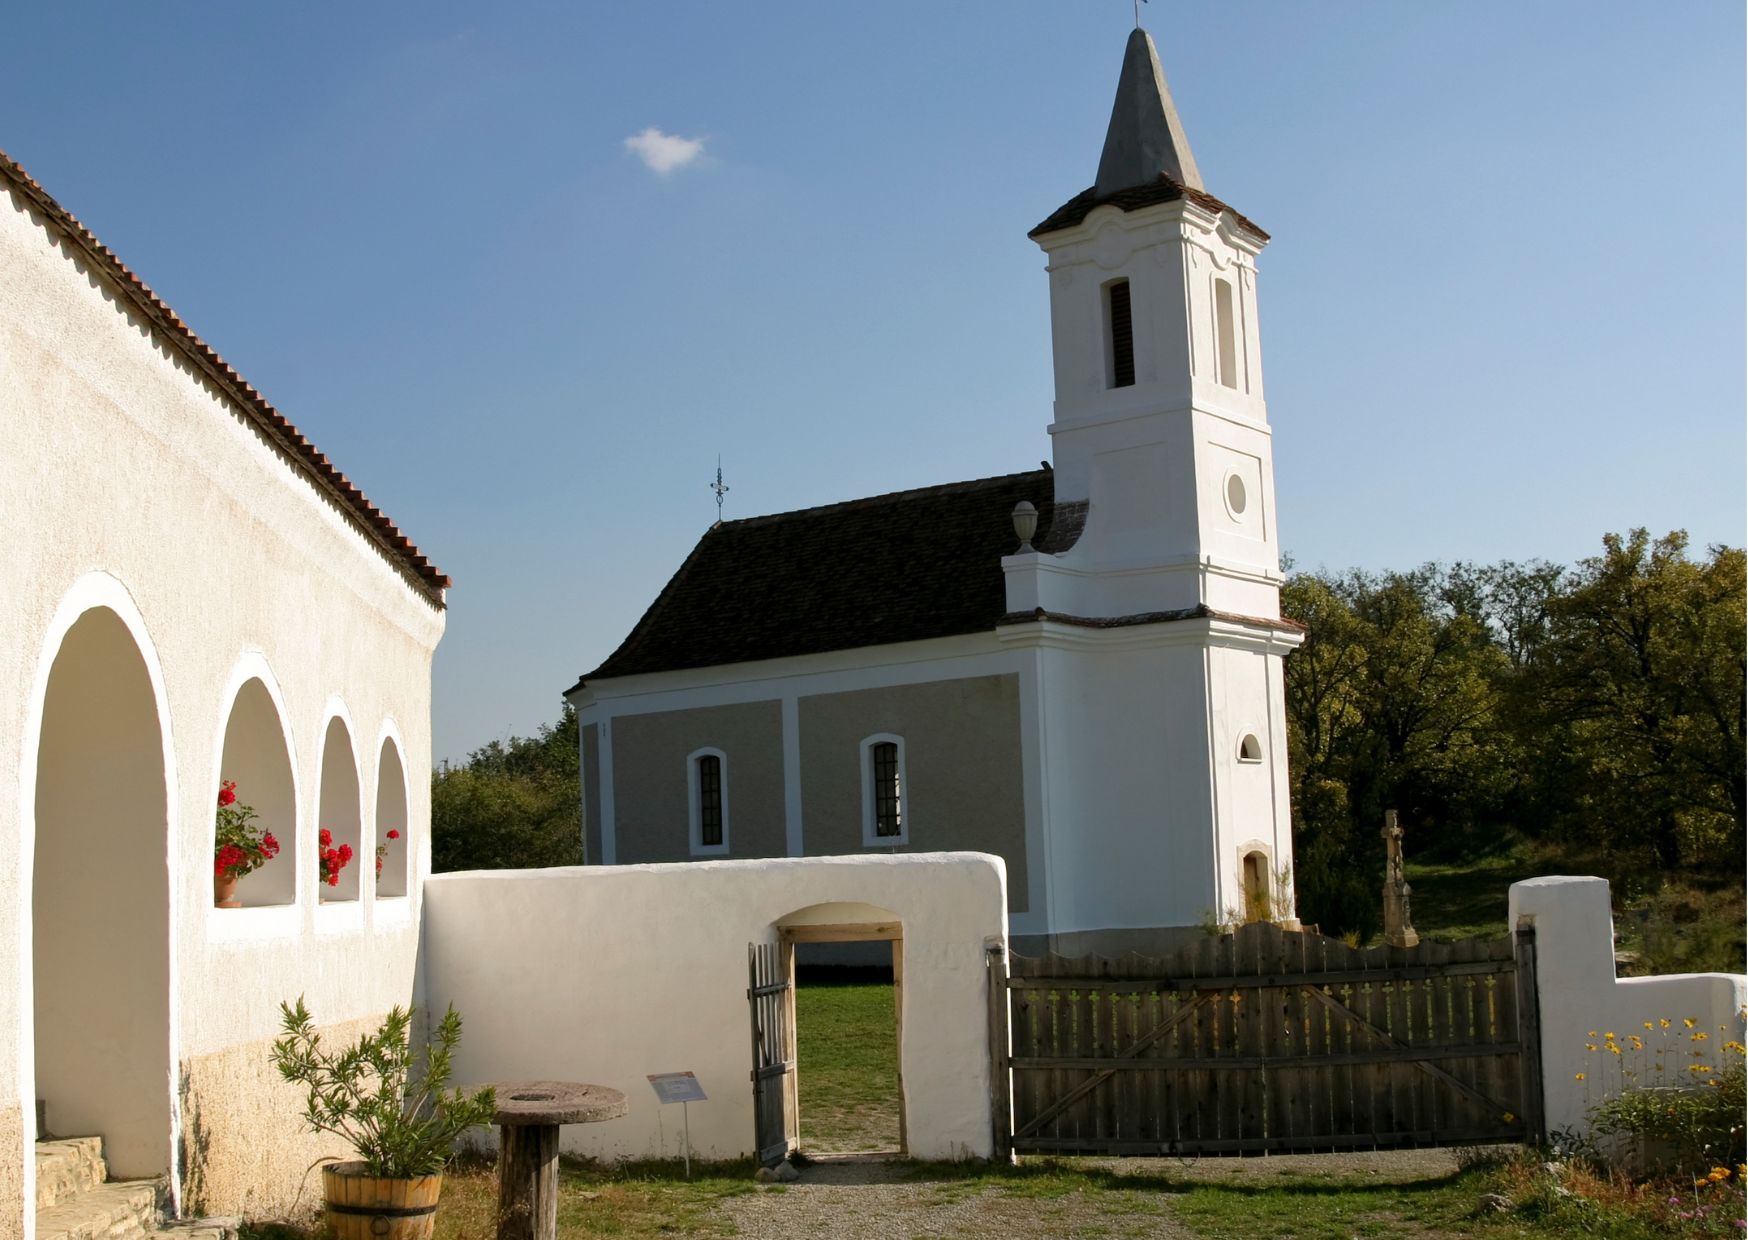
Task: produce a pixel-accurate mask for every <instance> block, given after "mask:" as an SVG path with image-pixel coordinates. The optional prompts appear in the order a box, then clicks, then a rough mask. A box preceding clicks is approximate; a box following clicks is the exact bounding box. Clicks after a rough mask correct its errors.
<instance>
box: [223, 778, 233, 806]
mask: <svg viewBox="0 0 1748 1240" xmlns="http://www.w3.org/2000/svg"><path fill="white" fill-rule="evenodd" d="M236 801H237V781H236V780H234V779H227V780H225V781H224V782H223V783H222V784H220V785H219V804H220V805H234V804H236Z"/></svg>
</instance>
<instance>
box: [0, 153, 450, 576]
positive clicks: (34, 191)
mask: <svg viewBox="0 0 1748 1240" xmlns="http://www.w3.org/2000/svg"><path fill="white" fill-rule="evenodd" d="M0 181H4V182H5V183H7V184H10V185H11V186H12V187H13V188H14V189H15V190H17V192H18V193H19V194H21V195H22V196H23V197H24V198H25V199H26V200H27V201H28V202H29V203H30V204H31V206H32V207H33V208H34V209H35V210H36V211H38V212H39V213H41V215H42V216H43V218H44V219H46V220H47V221H48V222H49V225H50V227H51V228H53V229H54V230H55V231H57V232H59V233H61V234H62V235H63V236H65V237H66V238H67V239H68V240H69V241H70V242H71V243H72V244H73V245H75V246H77V247H78V248H79V250H80V251H81V252H82V253H83V254H84V255H85V256H86V257H87V258H88V259H89V260H90V261H91V263H92V264H93V265H94V266H95V267H96V268H97V269H98V270H99V271H102V272H104V273H105V274H107V275H108V276H109V278H110V279H111V280H113V281H114V282H115V283H116V284H117V285H118V286H119V288H120V290H121V292H122V293H123V294H124V295H125V296H126V297H127V298H128V300H129V301H130V302H131V303H132V304H133V306H134V308H135V309H136V310H138V311H139V312H140V313H141V314H142V315H144V316H145V318H146V319H147V320H148V321H150V322H152V323H154V324H156V325H157V327H158V329H159V330H160V331H161V332H162V333H163V335H164V337H165V339H167V340H168V341H169V342H170V343H171V344H173V345H175V346H176V347H177V348H178V349H180V350H181V351H182V353H183V354H184V355H186V356H187V357H188V359H189V360H190V361H192V362H193V363H194V364H195V366H196V367H198V368H199V369H200V371H201V372H202V373H204V374H205V375H206V376H207V378H208V379H210V380H211V381H212V382H213V383H214V384H215V385H216V386H217V387H218V388H219V390H220V391H222V392H224V393H225V394H226V395H227V396H229V397H230V398H231V400H232V401H234V402H235V403H236V405H237V406H238V407H239V408H240V409H242V411H243V412H244V413H245V414H246V415H247V416H248V417H249V418H250V419H251V420H252V421H253V422H254V423H255V424H256V425H257V426H258V427H260V428H261V430H262V431H263V432H264V433H265V434H266V435H267V437H268V439H270V440H271V441H273V442H274V443H276V444H278V445H279V446H280V448H281V449H282V450H283V451H284V452H285V453H286V455H287V456H289V457H290V458H291V460H292V461H293V463H295V464H296V465H298V466H299V467H300V468H301V469H302V470H303V472H304V473H305V475H306V476H308V477H309V479H310V481H311V482H312V483H313V484H314V485H315V486H316V487H317V488H318V489H320V490H323V491H326V492H327V493H328V494H330V495H332V496H333V497H334V498H335V499H337V500H338V501H339V502H340V504H341V507H342V508H344V509H345V510H347V511H348V512H349V513H350V514H351V515H352V517H353V518H354V519H355V520H356V522H357V523H358V528H359V532H360V533H362V534H363V535H364V536H365V537H366V538H368V539H370V541H372V542H374V543H376V544H378V545H379V546H381V547H383V548H384V550H386V551H387V552H388V553H389V554H390V556H391V557H392V558H394V559H397V560H399V561H401V562H402V565H403V567H404V568H405V569H406V571H407V572H408V573H409V574H410V575H411V577H412V578H413V580H414V581H415V583H416V584H417V585H418V587H419V589H420V590H421V592H422V593H423V594H424V595H425V596H426V597H427V598H429V599H430V600H431V601H432V602H433V603H435V604H436V605H437V606H439V607H441V606H443V593H442V592H443V590H444V589H446V588H447V587H448V586H449V585H450V580H449V577H448V576H447V575H446V574H445V573H443V572H442V571H441V570H439V569H438V567H437V566H436V565H435V564H433V563H431V561H430V560H428V559H426V558H425V557H424V556H423V555H421V554H420V553H419V549H418V548H417V547H415V546H414V545H413V543H412V541H411V540H410V539H408V538H407V537H406V535H404V534H402V533H401V532H400V531H399V530H398V529H396V528H395V525H394V522H393V521H391V520H389V518H388V515H387V514H386V513H384V512H383V511H382V510H381V509H380V508H378V507H377V506H376V505H374V504H372V503H371V502H370V501H369V500H368V499H366V498H365V497H364V493H363V492H362V491H360V490H359V489H358V488H357V487H356V486H354V485H353V484H352V481H351V479H349V478H347V477H346V475H345V474H343V473H341V472H340V471H339V470H337V469H335V468H334V466H333V464H332V463H331V462H330V461H329V460H328V458H327V457H326V456H325V455H323V454H322V453H320V452H318V451H316V448H315V445H314V444H312V443H310V441H309V440H308V439H306V438H304V436H303V435H302V433H300V432H299V431H298V429H297V427H295V426H293V425H292V424H291V423H290V422H289V421H288V420H287V419H286V417H285V415H284V414H282V413H280V412H279V410H277V409H275V408H274V407H273V406H272V405H271V404H269V403H268V401H267V400H266V399H265V398H264V397H262V395H261V394H260V393H259V392H257V391H256V390H255V388H254V387H252V386H251V385H250V384H249V383H248V382H247V381H246V380H245V379H244V378H243V377H242V376H241V375H239V374H238V373H237V372H236V371H235V370H233V369H231V367H230V365H229V364H228V363H227V362H226V361H225V360H224V358H222V357H220V356H219V355H218V354H217V353H216V352H214V351H213V349H212V348H211V347H210V346H209V345H207V343H206V342H205V341H204V340H202V339H201V338H200V337H199V336H197V335H195V334H194V332H193V331H191V330H189V328H188V326H187V324H185V323H184V322H183V321H182V319H181V318H180V317H179V316H178V315H177V314H176V312H175V311H174V310H172V309H171V308H170V307H169V306H167V305H165V304H164V302H163V301H161V300H160V299H159V298H158V295H157V294H156V293H154V292H152V290H151V289H150V288H148V287H147V285H146V283H145V281H143V280H141V279H140V278H139V277H138V276H136V275H135V274H134V273H133V272H132V270H130V269H129V268H128V266H127V264H126V263H124V262H122V261H121V259H119V258H117V257H116V256H115V254H114V253H113V252H111V251H110V249H109V247H108V246H106V245H104V244H103V243H102V242H101V241H99V240H98V239H97V238H96V237H95V236H93V235H92V234H91V232H90V230H89V229H87V228H86V227H85V226H84V225H83V224H81V223H80V222H79V221H78V220H77V219H75V218H74V217H73V214H72V213H71V212H70V211H68V210H67V209H66V208H65V207H63V206H61V204H60V203H58V202H56V201H55V199H54V198H53V197H52V196H50V194H49V192H48V191H47V190H45V189H43V187H42V186H41V185H39V184H38V183H37V182H36V180H35V179H34V178H33V177H32V176H31V175H30V174H29V173H28V172H26V171H25V170H24V169H23V167H21V166H20V165H19V164H18V163H17V162H16V161H15V160H13V159H12V158H10V157H9V156H8V155H7V154H6V153H5V152H4V151H0Z"/></svg>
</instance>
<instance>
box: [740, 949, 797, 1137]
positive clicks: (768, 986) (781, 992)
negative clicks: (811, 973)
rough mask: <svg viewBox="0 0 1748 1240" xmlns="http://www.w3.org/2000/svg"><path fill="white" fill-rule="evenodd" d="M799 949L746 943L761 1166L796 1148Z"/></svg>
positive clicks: (755, 1125)
mask: <svg viewBox="0 0 1748 1240" xmlns="http://www.w3.org/2000/svg"><path fill="white" fill-rule="evenodd" d="M794 961H795V950H794V948H793V947H791V946H790V945H789V944H788V943H749V944H747V977H748V986H747V1003H748V1004H749V1005H750V1006H751V1008H752V1021H753V1134H754V1148H756V1149H757V1150H758V1157H759V1162H760V1164H761V1165H763V1166H767V1167H768V1166H774V1165H775V1164H777V1163H779V1162H782V1161H783V1160H784V1159H785V1158H787V1157H788V1156H789V1155H790V1153H791V1152H792V1151H793V1150H794V1149H795V1146H796V1137H797V1135H798V1124H797V1115H798V1108H797V1106H796V1095H795V1004H794V994H793V991H794V987H795V971H794Z"/></svg>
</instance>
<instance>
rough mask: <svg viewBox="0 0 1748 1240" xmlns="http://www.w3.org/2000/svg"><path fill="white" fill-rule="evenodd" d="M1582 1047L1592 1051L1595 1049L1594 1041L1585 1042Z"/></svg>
mask: <svg viewBox="0 0 1748 1240" xmlns="http://www.w3.org/2000/svg"><path fill="white" fill-rule="evenodd" d="M1584 1049H1585V1050H1587V1051H1593V1050H1595V1049H1596V1043H1594V1042H1586V1043H1585V1044H1584Z"/></svg>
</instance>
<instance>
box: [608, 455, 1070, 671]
mask: <svg viewBox="0 0 1748 1240" xmlns="http://www.w3.org/2000/svg"><path fill="white" fill-rule="evenodd" d="M1055 493H1056V487H1055V476H1054V475H1053V474H1052V473H1051V472H1050V471H1049V470H1048V469H1039V470H1031V471H1028V472H1026V473H1021V474H1008V475H1005V476H1003V477H999V478H980V479H977V480H976V481H972V482H955V483H951V484H948V485H946V486H937V487H926V488H923V489H921V490H916V491H900V492H896V493H894V494H891V495H876V496H873V497H871V498H868V499H858V500H851V501H849V502H847V503H841V504H829V505H827V506H825V507H823V508H808V509H804V510H802V511H800V512H786V513H778V514H776V515H774V516H766V517H748V518H746V519H744V520H739V521H725V522H723V523H721V524H720V525H716V526H713V527H712V528H711V529H710V530H709V531H708V532H707V533H706V534H705V535H704V537H703V538H701V539H700V540H699V541H698V545H697V546H696V547H694V548H693V549H692V554H691V555H689V556H687V557H686V561H685V563H683V564H682V565H680V569H679V571H678V572H676V573H675V574H674V576H673V578H672V579H671V580H670V581H669V582H668V584H667V586H666V587H665V588H664V589H663V590H662V592H661V594H660V595H659V596H658V597H657V598H656V600H655V602H654V603H652V604H651V605H650V608H649V610H648V611H646V612H645V613H644V615H643V619H641V620H639V621H638V622H637V627H635V628H634V629H632V630H631V634H630V636H628V637H627V638H626V639H625V640H624V642H622V643H621V644H620V646H619V649H617V650H615V651H614V652H613V653H612V655H610V656H609V657H608V659H607V661H606V662H604V663H602V664H601V666H600V667H598V668H596V669H595V670H594V671H592V672H588V673H586V674H585V675H584V676H583V678H582V679H581V680H579V681H578V682H577V685H576V686H575V687H576V688H581V687H582V686H583V685H584V684H585V683H588V682H590V681H595V680H609V679H612V678H614V677H618V676H635V675H640V674H643V673H647V672H670V671H678V670H681V669H683V668H697V667H715V666H718V665H720V664H725V663H747V662H753V661H755V660H760V659H776V658H783V657H786V656H792V655H803V654H819V653H823V652H825V651H830V650H849V649H856V648H859V647H864V646H884V645H889V644H892V643H894V642H909V641H923V640H926V639H928V638H933V637H952V636H957V635H959V634H964V633H983V632H991V631H993V630H994V628H995V626H996V624H997V623H998V622H999V621H1000V620H1001V618H1002V616H1003V614H1004V613H1005V612H1006V610H1007V586H1006V583H1005V581H1004V580H1003V574H1002V569H1001V558H1002V557H1003V556H1004V555H1010V554H1012V553H1013V552H1014V551H1016V550H1017V549H1018V546H1019V541H1018V539H1017V538H1016V537H1015V536H1014V528H1013V520H1012V514H1013V509H1014V505H1015V504H1017V503H1019V502H1020V501H1021V500H1030V501H1031V502H1032V503H1033V504H1035V505H1036V506H1037V508H1038V533H1037V535H1036V536H1035V538H1034V542H1035V543H1036V544H1037V545H1039V546H1044V545H1045V544H1046V540H1047V539H1049V537H1050V535H1051V522H1052V514H1053V511H1054V508H1055V502H1054V500H1055Z"/></svg>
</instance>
